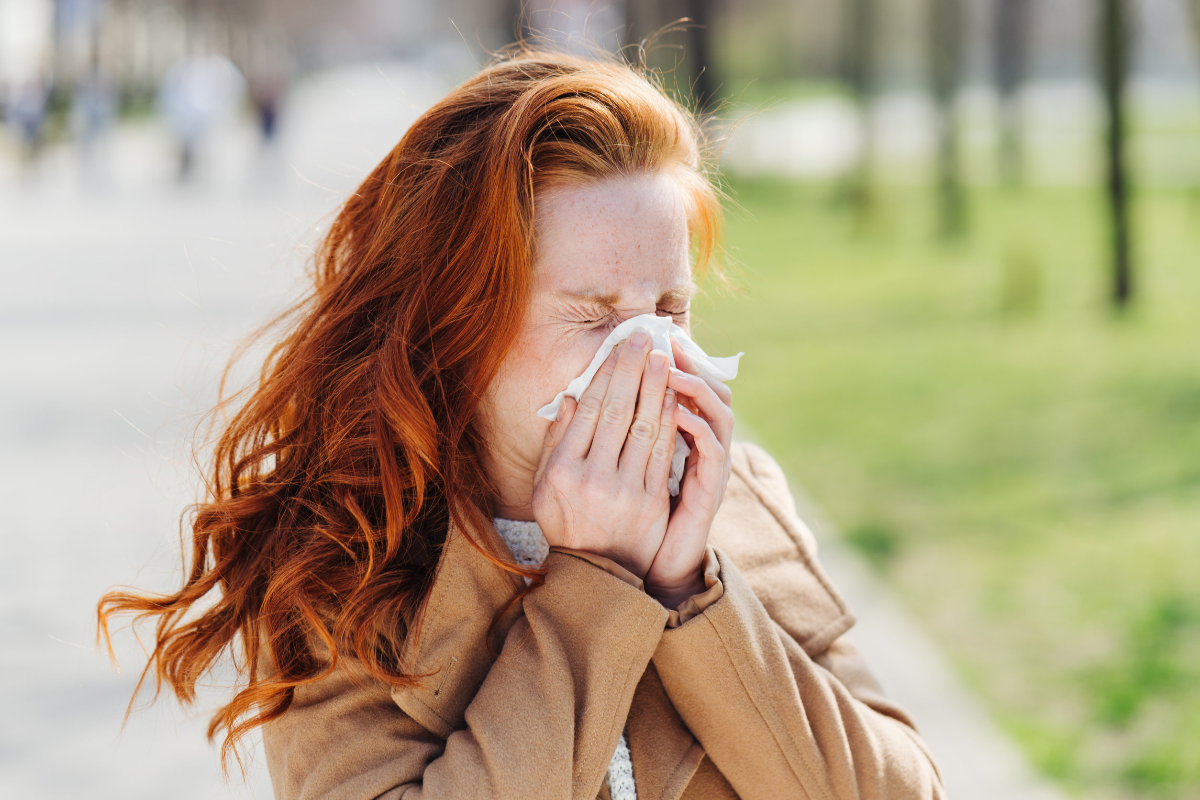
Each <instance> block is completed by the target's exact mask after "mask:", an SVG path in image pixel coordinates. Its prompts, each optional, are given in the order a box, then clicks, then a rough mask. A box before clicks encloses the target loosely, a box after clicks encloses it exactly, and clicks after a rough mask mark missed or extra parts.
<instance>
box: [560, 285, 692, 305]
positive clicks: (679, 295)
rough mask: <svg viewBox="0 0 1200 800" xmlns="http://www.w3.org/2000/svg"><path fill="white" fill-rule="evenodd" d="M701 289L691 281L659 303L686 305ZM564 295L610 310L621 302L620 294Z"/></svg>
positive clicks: (570, 292)
mask: <svg viewBox="0 0 1200 800" xmlns="http://www.w3.org/2000/svg"><path fill="white" fill-rule="evenodd" d="M699 290H700V287H699V286H697V285H696V284H695V283H693V282H691V281H689V282H688V283H685V284H683V285H682V286H676V287H675V288H674V289H668V290H667V291H665V292H663V293H662V294H661V295H659V297H658V302H659V303H663V302H667V303H686V302H688V301H690V300H691V299H692V297H694V296H695V294H696V292H697V291H699ZM562 295H563V296H564V297H567V298H569V299H571V300H575V301H577V302H581V303H593V304H595V305H598V306H606V307H608V308H616V306H617V303H619V302H620V300H621V293H620V292H598V291H595V290H590V289H583V290H574V289H564V290H563V291H562Z"/></svg>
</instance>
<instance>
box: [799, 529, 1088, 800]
mask: <svg viewBox="0 0 1200 800" xmlns="http://www.w3.org/2000/svg"><path fill="white" fill-rule="evenodd" d="M809 508H810V509H811V506H810V507H809ZM804 516H805V517H806V518H807V519H808V520H815V519H819V517H818V516H817V515H816V514H815V513H813V512H812V511H811V510H810V511H806V512H804ZM810 527H813V528H814V529H815V532H816V533H817V536H818V539H819V542H820V548H821V551H820V559H821V562H822V563H823V564H824V565H825V568H826V570H827V571H828V572H829V576H830V579H831V580H832V581H833V583H834V585H835V586H836V587H837V588H838V589H839V590H840V591H841V592H842V594H843V596H844V597H845V598H846V601H847V603H849V605H850V608H851V609H852V610H853V611H854V614H855V616H856V617H857V618H858V623H857V624H856V625H855V627H854V629H853V630H852V631H851V634H850V635H851V636H852V638H853V639H854V640H855V642H856V643H857V644H858V646H859V648H860V649H861V650H862V652H863V655H864V656H865V657H866V659H867V661H868V662H869V663H870V665H871V668H872V670H873V671H874V672H875V673H876V675H877V676H878V678H879V680H880V682H881V683H882V684H883V687H884V690H885V691H886V692H887V693H888V694H889V695H890V696H892V697H894V698H895V699H896V701H897V702H899V703H900V704H901V705H902V706H903V707H904V708H906V709H908V710H909V711H910V713H912V715H913V717H914V719H915V720H916V723H917V727H918V728H919V729H920V731H921V734H922V736H924V738H925V740H926V741H927V742H928V744H929V746H930V748H931V749H932V750H933V752H934V755H935V757H936V758H937V761H938V767H939V769H940V770H941V773H942V778H943V780H944V781H945V784H946V790H947V793H948V794H949V796H950V797H952V798H962V799H963V800H1063V798H1064V795H1063V794H1062V792H1060V791H1059V790H1058V789H1057V788H1055V787H1054V786H1051V785H1050V784H1048V783H1047V782H1045V781H1044V780H1042V779H1041V778H1039V777H1037V776H1036V775H1034V774H1033V772H1032V771H1031V770H1030V768H1029V766H1028V764H1027V763H1026V762H1025V760H1024V757H1023V755H1022V754H1021V753H1020V752H1019V751H1018V750H1017V749H1016V747H1015V746H1014V745H1013V743H1012V741H1010V740H1009V739H1008V738H1007V737H1006V736H1005V735H1004V734H1003V733H1002V732H1001V731H1000V730H999V729H998V728H997V727H996V725H995V723H993V722H992V720H991V719H990V718H989V717H988V716H987V714H986V713H985V712H984V711H983V709H982V708H981V707H980V704H979V701H978V700H976V699H975V698H974V697H973V696H972V695H971V694H970V693H969V692H968V691H966V689H965V688H964V687H963V685H962V683H961V681H960V680H959V679H958V677H957V676H956V675H955V674H954V671H953V670H952V668H951V667H950V664H949V663H948V661H947V659H946V656H945V654H944V653H943V652H942V651H941V650H940V649H939V648H938V647H937V645H936V644H934V642H933V641H932V640H931V639H930V638H929V636H928V634H926V633H925V632H924V631H923V630H922V629H921V627H920V626H919V625H918V624H917V623H916V621H915V620H914V619H913V618H912V616H911V615H909V613H908V612H907V611H906V610H905V609H904V608H903V606H901V604H900V603H899V602H898V600H897V599H896V597H895V596H894V595H893V594H892V592H891V591H890V590H889V589H888V588H887V587H886V586H884V585H883V584H881V583H880V581H879V580H878V579H877V578H876V576H875V575H874V574H873V573H872V571H871V570H870V568H869V567H868V566H867V564H866V563H865V562H864V561H863V560H862V558H861V557H860V556H858V555H857V554H856V553H854V552H853V551H851V550H850V549H848V548H847V546H846V545H845V544H844V543H843V542H842V541H840V540H839V539H838V538H837V537H836V536H834V535H831V533H830V532H829V529H828V527H827V526H825V525H820V524H816V525H814V524H812V522H810Z"/></svg>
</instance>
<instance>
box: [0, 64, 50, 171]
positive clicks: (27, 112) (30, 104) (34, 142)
mask: <svg viewBox="0 0 1200 800" xmlns="http://www.w3.org/2000/svg"><path fill="white" fill-rule="evenodd" d="M48 99H49V89H48V87H47V83H46V81H45V80H43V79H42V78H41V77H40V76H39V77H32V78H29V79H27V80H23V81H21V82H19V83H17V84H16V86H15V87H14V88H13V90H12V95H11V100H10V102H9V105H8V114H7V116H8V123H9V125H10V126H12V129H13V131H14V133H15V134H16V138H17V141H18V142H19V144H20V149H21V157H22V159H23V160H24V161H26V162H29V161H32V160H33V159H34V157H36V156H37V152H38V150H39V148H40V147H41V145H42V138H43V134H44V131H45V127H46V103H47V100H48Z"/></svg>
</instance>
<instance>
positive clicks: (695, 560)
mask: <svg viewBox="0 0 1200 800" xmlns="http://www.w3.org/2000/svg"><path fill="white" fill-rule="evenodd" d="M671 346H672V348H673V350H674V354H675V364H676V366H677V367H678V369H673V370H671V375H670V378H669V380H668V381H667V386H668V387H669V388H670V389H673V390H674V391H675V392H676V393H677V396H678V397H679V398H680V402H679V403H678V404H677V405H676V407H675V422H676V424H677V425H678V426H679V429H680V430H681V431H682V432H683V434H684V440H685V441H687V443H688V445H689V446H690V447H691V448H692V452H691V453H690V454H689V455H688V458H687V465H686V467H685V468H684V473H683V479H682V483H681V487H680V492H679V505H677V506H676V507H675V510H674V511H673V512H672V513H671V516H670V520H669V522H668V524H667V531H666V534H665V535H664V537H663V541H662V544H661V545H660V546H659V549H658V552H657V553H656V554H655V557H654V562H653V563H652V564H651V565H650V570H649V572H647V574H646V577H645V581H646V591H647V592H649V593H650V594H651V595H653V596H654V597H656V598H658V600H659V601H660V602H662V604H663V605H664V606H666V607H667V608H677V607H678V606H679V604H680V603H682V602H683V601H684V600H686V599H687V598H689V597H691V596H692V595H694V594H698V593H699V592H702V591H704V579H703V576H702V575H701V565H702V563H703V561H704V549H705V547H706V546H707V545H708V532H709V529H710V528H711V527H712V521H713V518H714V517H715V516H716V514H717V509H718V508H719V507H720V505H721V500H722V499H723V498H724V497H725V487H726V485H727V484H728V483H729V472H730V469H731V462H730V444H731V443H732V442H733V410H732V404H733V393H732V392H731V391H730V390H729V387H728V386H726V385H725V384H723V383H721V382H720V381H718V380H716V379H715V378H711V377H708V376H707V375H700V374H698V370H697V369H696V367H695V365H694V364H693V363H692V360H691V359H690V358H688V356H687V354H686V353H684V352H683V349H682V348H681V347H679V346H678V344H677V343H676V342H675V340H673V339H672V341H671Z"/></svg>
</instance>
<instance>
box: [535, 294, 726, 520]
mask: <svg viewBox="0 0 1200 800" xmlns="http://www.w3.org/2000/svg"><path fill="white" fill-rule="evenodd" d="M637 331H642V332H643V333H645V334H646V335H647V336H649V337H650V349H651V350H662V351H663V352H664V353H666V354H667V361H668V362H669V363H670V365H671V366H672V367H674V366H675V353H674V351H673V350H672V349H671V340H672V339H674V340H676V341H677V342H679V349H681V350H682V351H683V352H684V353H686V354H687V356H688V358H690V359H691V361H692V364H694V365H695V367H696V370H697V371H699V372H701V373H705V374H707V375H709V376H711V377H713V378H716V379H717V380H719V381H730V380H733V379H734V378H736V377H737V372H738V359H740V358H741V357H742V356H743V355H744V354H743V353H738V354H737V355H736V356H726V357H724V358H716V357H713V356H710V355H708V354H707V353H705V352H704V351H703V350H702V349H700V345H698V344H696V343H695V342H693V341H692V340H691V338H689V337H688V335H687V332H686V331H684V330H683V328H680V327H679V326H678V325H676V324H675V323H674V322H673V321H672V319H671V318H670V317H660V316H658V315H657V314H642V315H641V316H637V317H632V318H630V319H627V320H625V321H624V322H622V323H621V324H620V325H618V326H617V327H615V328H613V330H612V332H611V333H610V334H608V336H607V337H606V338H605V339H604V343H603V344H601V345H600V349H599V350H597V351H596V355H595V356H593V358H592V363H591V364H589V365H588V368H587V369H586V370H584V371H583V374H582V375H580V376H579V377H578V378H576V379H575V380H573V381H571V382H570V383H568V384H567V388H566V389H563V390H562V391H561V392H559V393H558V394H557V395H555V396H554V399H553V400H551V401H550V402H549V403H547V404H546V405H544V406H542V407H541V408H540V409H538V412H537V413H538V416H539V417H542V418H544V419H549V420H556V419H558V414H559V411H560V410H561V409H562V404H563V400H564V399H565V398H566V397H568V396H570V397H573V398H574V399H575V400H576V401H578V400H579V398H580V397H581V396H582V395H583V393H584V391H585V390H586V389H587V387H588V386H589V385H590V384H591V382H592V378H594V377H596V373H597V372H598V371H599V369H600V365H601V364H603V363H604V359H606V358H608V354H609V353H610V352H611V351H612V349H613V348H614V347H616V346H617V345H618V344H620V343H621V342H622V341H624V340H625V339H628V338H629V337H630V336H632V335H633V334H634V333H636V332H637ZM690 452H691V448H690V447H688V445H687V442H685V441H684V440H683V435H682V434H680V433H679V432H678V431H676V433H675V454H674V456H673V457H672V459H671V476H670V478H668V480H667V488H668V489H669V490H670V492H671V496H672V497H674V496H675V495H677V494H679V482H680V481H681V480H682V479H683V468H684V466H685V465H686V463H687V457H688V454H689V453H690Z"/></svg>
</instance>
